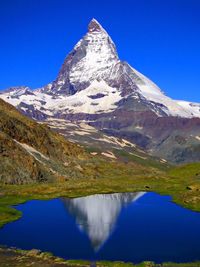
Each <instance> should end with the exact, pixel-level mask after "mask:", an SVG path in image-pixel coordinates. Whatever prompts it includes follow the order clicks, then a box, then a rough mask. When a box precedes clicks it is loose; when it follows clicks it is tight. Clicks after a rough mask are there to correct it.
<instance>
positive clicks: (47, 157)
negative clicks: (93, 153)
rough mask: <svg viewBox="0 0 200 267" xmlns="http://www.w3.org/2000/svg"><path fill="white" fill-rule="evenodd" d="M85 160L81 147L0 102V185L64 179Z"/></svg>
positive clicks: (70, 175)
mask: <svg viewBox="0 0 200 267" xmlns="http://www.w3.org/2000/svg"><path fill="white" fill-rule="evenodd" d="M87 159H89V155H88V154H87V153H86V152H85V151H84V150H83V149H82V148H81V147H79V146H78V145H76V144H73V143H71V142H69V141H67V140H66V139H65V138H64V137H63V136H61V135H60V134H57V133H56V132H53V131H52V130H51V129H50V128H49V127H47V126H46V125H44V124H38V123H36V122H35V121H34V120H32V119H30V118H27V117H25V116H24V115H22V114H21V113H20V112H19V111H17V110H16V109H15V108H14V107H13V106H11V105H10V104H8V103H6V102H4V101H3V100H1V99H0V169H1V173H0V183H8V184H12V183H14V184H21V183H33V182H45V181H56V180H60V179H61V178H62V179H61V180H65V179H68V178H71V177H73V175H74V174H73V168H74V170H76V165H77V166H78V161H80V162H81V161H82V162H83V163H84V161H86V160H87ZM70 164H72V165H74V167H73V168H72V167H70ZM79 164H80V163H79ZM78 176H79V175H78V169H77V177H78Z"/></svg>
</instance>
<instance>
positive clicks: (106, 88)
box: [0, 19, 200, 162]
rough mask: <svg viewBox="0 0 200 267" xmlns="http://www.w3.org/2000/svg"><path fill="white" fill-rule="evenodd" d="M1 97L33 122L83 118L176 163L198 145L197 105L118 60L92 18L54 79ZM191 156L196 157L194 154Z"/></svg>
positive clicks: (199, 117) (199, 110)
mask: <svg viewBox="0 0 200 267" xmlns="http://www.w3.org/2000/svg"><path fill="white" fill-rule="evenodd" d="M0 97H1V98H3V99H4V100H5V101H7V102H9V103H11V104H12V105H15V106H16V107H17V108H18V109H19V110H20V111H21V112H22V113H24V114H26V115H28V116H29V117H31V118H34V119H36V120H39V121H45V120H48V118H57V119H65V120H71V121H81V120H84V121H88V122H89V123H90V124H91V125H92V126H95V127H97V128H98V129H100V130H102V131H106V132H109V133H110V134H112V135H115V136H118V137H121V136H125V137H127V138H128V139H129V140H131V141H132V142H135V143H136V144H137V145H139V146H141V147H143V148H145V149H147V150H149V151H150V152H151V153H154V154H156V155H158V156H162V157H165V158H167V159H168V160H172V161H176V162H185V160H186V161H187V156H182V152H183V149H186V148H188V147H191V146H193V145H195V146H196V145H199V140H198V137H199V135H198V133H199V129H200V126H199V121H200V104H198V103H190V102H186V101H176V100H173V99H171V98H169V97H167V96H166V95H165V94H164V93H163V92H162V91H161V90H160V89H159V88H158V87H157V86H156V85H155V84H154V83H153V82H152V81H150V80H149V79H148V78H147V77H145V76H144V75H142V74H141V73H139V72H138V71H137V70H135V69H134V68H132V67H131V66H130V65H129V64H128V63H127V62H124V61H121V60H120V59H119V57H118V54H117V50H116V47H115V44H114V43H113V41H112V39H111V38H110V36H109V35H108V34H107V32H106V31H105V30H104V29H103V28H102V26H101V25H100V24H99V23H98V22H97V21H96V20H95V19H93V20H92V21H91V22H90V23H89V26H88V32H87V34H86V35H85V36H84V37H83V38H82V39H81V40H80V41H79V42H78V43H77V44H76V45H75V47H74V49H73V50H72V51H71V52H70V53H69V54H68V55H67V56H66V58H65V60H64V63H63V64H62V66H61V69H60V71H59V74H58V77H57V79H56V80H55V81H53V82H51V83H50V84H48V85H46V86H45V87H43V88H40V89H35V90H30V89H29V88H28V87H24V86H23V87H15V88H8V89H6V90H5V91H3V92H1V94H0ZM191 118H196V119H192V120H191V121H190V119H191ZM188 125H192V128H191V127H189V126H188ZM50 126H51V125H50ZM185 126H187V127H185ZM189 129H190V130H189ZM176 135H180V136H181V137H182V138H183V139H184V140H186V142H185V144H184V146H182V147H181V146H180V144H179V143H176V140H177V138H176ZM196 137H197V138H196ZM169 138H170V141H169ZM179 139H180V138H179ZM174 140H175V141H174ZM174 142H175V144H177V145H178V147H176V146H174ZM167 144H168V145H167ZM163 145H164V146H166V147H165V148H164V147H163ZM168 146H169V148H170V147H171V148H172V150H173V149H174V148H175V147H176V149H175V150H176V151H174V150H173V151H172V150H170V149H168V148H167V147H168ZM161 148H162V149H161ZM166 148H167V151H166ZM177 153H178V154H179V157H178V158H176V155H177ZM183 154H184V155H186V154H187V153H186V154H185V152H184V153H183ZM189 154H190V153H189ZM197 154H198V153H197ZM190 158H191V157H190ZM192 160H197V157H196V154H195V157H194V158H193V157H192Z"/></svg>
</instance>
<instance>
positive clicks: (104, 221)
mask: <svg viewBox="0 0 200 267" xmlns="http://www.w3.org/2000/svg"><path fill="white" fill-rule="evenodd" d="M143 194H144V193H122V194H120V193H117V194H104V195H93V196H87V197H81V198H74V199H64V200H63V203H64V205H65V207H66V209H67V210H68V212H69V213H71V214H72V215H73V216H74V217H75V220H76V223H77V225H78V227H79V229H80V230H82V231H84V232H85V233H87V235H88V237H89V239H90V241H91V244H92V247H93V248H94V249H95V250H98V249H99V248H100V247H101V246H102V245H103V243H104V242H105V241H106V240H107V239H108V237H109V236H110V234H111V233H112V230H113V228H114V226H115V223H116V221H117V218H118V215H119V212H120V210H121V208H122V206H123V204H124V203H129V202H133V201H135V200H136V199H138V198H139V197H141V196H142V195H143Z"/></svg>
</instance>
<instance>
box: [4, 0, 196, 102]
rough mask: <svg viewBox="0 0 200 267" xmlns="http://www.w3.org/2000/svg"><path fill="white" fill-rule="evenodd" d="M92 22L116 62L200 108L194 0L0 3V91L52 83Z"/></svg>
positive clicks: (21, 0) (24, 0)
mask: <svg viewBox="0 0 200 267" xmlns="http://www.w3.org/2000/svg"><path fill="white" fill-rule="evenodd" d="M93 17H94V18H96V19H97V20H98V21H99V22H100V23H101V24H102V26H103V27H104V28H105V29H106V30H107V32H108V33H109V34H110V36H111V38H112V39H113V41H114V42H115V44H116V46H117V50H118V53H119V56H120V58H121V59H122V60H126V61H128V63H129V64H130V65H132V66H133V67H134V68H136V69H137V70H139V71H140V72H142V73H143V74H144V75H146V76H147V77H149V78H150V79H152V80H153V81H154V82H155V83H156V84H157V85H158V86H159V87H160V88H161V89H162V90H163V91H164V92H165V93H166V94H167V95H169V96H170V97H173V98H175V99H184V100H190V101H196V102H200V83H199V79H200V0H0V90H2V89H5V88H7V87H9V86H17V85H27V86H29V87H30V88H32V89H33V88H38V87H42V86H44V85H46V84H47V83H49V82H51V81H52V80H54V79H55V78H56V76H57V73H58V71H59V68H60V66H61V64H62V62H63V60H64V58H65V56H66V55H67V54H68V53H69V52H70V51H71V50H72V49H73V46H74V45H75V44H76V43H77V41H79V39H81V37H82V36H83V35H84V34H85V33H86V31H87V25H88V23H89V21H90V20H91V19H92V18H93Z"/></svg>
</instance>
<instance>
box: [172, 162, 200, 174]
mask: <svg viewBox="0 0 200 267" xmlns="http://www.w3.org/2000/svg"><path fill="white" fill-rule="evenodd" d="M169 175H171V176H173V177H176V178H179V177H182V178H187V177H191V176H197V177H199V178H200V163H199V162H196V163H189V164H186V165H183V166H180V167H178V168H175V169H173V170H171V171H170V172H169Z"/></svg>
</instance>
